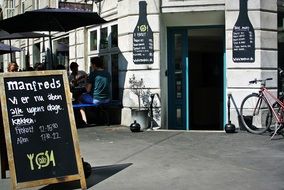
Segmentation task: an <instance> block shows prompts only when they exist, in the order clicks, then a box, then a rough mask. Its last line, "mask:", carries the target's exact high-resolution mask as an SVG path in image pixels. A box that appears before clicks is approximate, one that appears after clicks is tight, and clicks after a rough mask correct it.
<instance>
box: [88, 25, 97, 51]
mask: <svg viewBox="0 0 284 190" xmlns="http://www.w3.org/2000/svg"><path fill="white" fill-rule="evenodd" d="M97 44H98V36H97V31H96V30H95V31H92V32H90V50H91V51H94V50H97Z"/></svg>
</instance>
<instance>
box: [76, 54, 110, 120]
mask: <svg viewBox="0 0 284 190" xmlns="http://www.w3.org/2000/svg"><path fill="white" fill-rule="evenodd" d="M91 67H92V68H93V71H92V72H91V73H90V75H89V77H88V80H87V85H86V91H87V92H86V93H84V94H82V96H81V97H80V99H79V102H80V103H88V104H94V105H100V104H104V103H108V102H110V82H111V76H110V73H109V72H108V71H106V70H104V68H103V59H102V58H101V57H93V58H91ZM80 112H81V116H82V119H83V121H84V122H85V123H86V124H87V117H86V113H85V110H84V109H80Z"/></svg>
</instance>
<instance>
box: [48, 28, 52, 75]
mask: <svg viewBox="0 0 284 190" xmlns="http://www.w3.org/2000/svg"><path fill="white" fill-rule="evenodd" d="M49 49H50V61H51V65H49V67H48V69H52V67H53V53H52V40H51V31H49ZM48 64H49V63H48Z"/></svg>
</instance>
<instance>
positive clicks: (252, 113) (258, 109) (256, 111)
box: [240, 93, 272, 134]
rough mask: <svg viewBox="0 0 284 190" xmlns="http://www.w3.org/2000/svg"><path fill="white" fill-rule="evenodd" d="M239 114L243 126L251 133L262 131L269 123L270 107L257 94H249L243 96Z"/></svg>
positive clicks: (270, 116) (270, 118)
mask: <svg viewBox="0 0 284 190" xmlns="http://www.w3.org/2000/svg"><path fill="white" fill-rule="evenodd" d="M240 114H241V121H242V123H243V125H244V127H245V128H246V129H247V131H249V132H251V133H253V134H261V133H264V132H265V131H267V129H268V128H269V126H270V124H271V120H272V112H271V109H270V107H269V105H268V103H267V101H266V100H265V99H264V98H263V97H261V96H260V95H259V94H255V93H254V94H250V95H248V96H247V97H245V98H244V100H243V101H242V104H241V110H240Z"/></svg>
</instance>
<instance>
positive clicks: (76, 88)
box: [68, 62, 88, 101]
mask: <svg viewBox="0 0 284 190" xmlns="http://www.w3.org/2000/svg"><path fill="white" fill-rule="evenodd" d="M78 67H79V65H78V64H77V63H76V62H72V63H71V64H70V70H71V73H70V75H69V76H68V80H69V84H70V89H71V92H72V93H73V99H74V100H75V101H77V100H78V98H79V97H80V96H81V95H82V93H84V92H86V88H85V87H86V83H87V77H88V75H87V73H86V72H85V71H82V70H78Z"/></svg>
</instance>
